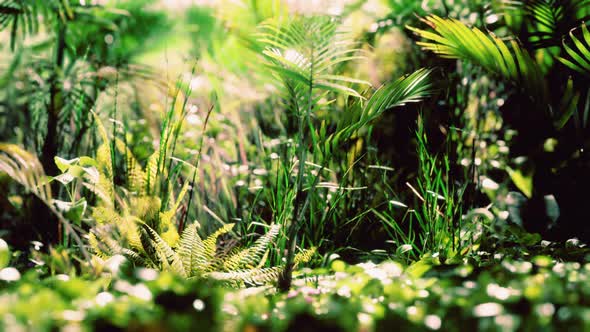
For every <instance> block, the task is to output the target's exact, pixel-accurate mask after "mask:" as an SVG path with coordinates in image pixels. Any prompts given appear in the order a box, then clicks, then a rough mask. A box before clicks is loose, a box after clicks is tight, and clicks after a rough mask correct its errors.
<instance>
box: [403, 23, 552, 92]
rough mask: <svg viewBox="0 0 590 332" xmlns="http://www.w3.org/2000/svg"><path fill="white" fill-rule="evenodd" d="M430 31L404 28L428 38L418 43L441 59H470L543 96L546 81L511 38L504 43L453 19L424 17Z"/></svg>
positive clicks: (527, 90)
mask: <svg viewBox="0 0 590 332" xmlns="http://www.w3.org/2000/svg"><path fill="white" fill-rule="evenodd" d="M424 22H426V24H428V25H429V26H430V27H431V28H432V29H433V30H434V32H431V31H426V30H421V29H416V28H413V27H408V29H410V30H412V31H413V32H415V33H416V34H417V35H418V36H420V37H422V38H424V39H426V40H428V41H425V42H419V43H418V45H420V46H422V48H423V49H425V50H429V51H432V52H434V53H436V54H438V55H440V56H441V57H443V58H448V59H460V60H464V61H469V62H472V63H474V64H476V65H479V66H481V67H482V68H484V69H485V70H487V71H489V72H490V73H493V74H495V75H497V76H500V77H503V78H505V79H508V80H509V81H511V82H512V83H513V84H514V86H522V87H523V89H524V90H525V91H526V92H527V93H528V94H529V95H530V96H531V97H532V98H545V97H546V95H547V88H546V82H545V80H544V78H543V73H542V72H541V68H540V67H539V65H538V64H537V63H536V62H535V60H534V59H533V57H531V55H530V54H529V53H528V52H527V51H526V50H525V49H523V48H522V47H520V45H519V44H518V43H517V42H516V41H514V40H512V41H510V43H509V44H506V43H505V42H504V41H503V40H502V39H500V38H498V37H496V36H495V35H493V34H491V33H488V34H485V33H483V32H482V31H481V30H479V29H478V28H469V27H467V26H466V25H465V24H463V23H461V22H460V21H458V20H454V19H444V18H440V17H438V16H428V17H426V18H425V19H424Z"/></svg>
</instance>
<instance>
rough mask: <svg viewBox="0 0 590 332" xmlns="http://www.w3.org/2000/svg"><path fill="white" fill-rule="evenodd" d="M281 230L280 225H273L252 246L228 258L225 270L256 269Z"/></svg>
mask: <svg viewBox="0 0 590 332" xmlns="http://www.w3.org/2000/svg"><path fill="white" fill-rule="evenodd" d="M280 228H281V227H280V225H278V224H275V225H272V226H271V227H270V230H269V231H268V232H266V234H264V235H263V236H261V237H260V238H259V239H258V240H256V242H254V244H252V246H250V247H249V248H246V249H244V250H241V251H239V252H237V253H235V254H233V255H231V256H230V257H228V258H227V259H226V260H225V262H224V268H225V269H226V270H229V271H236V270H241V269H244V268H248V269H252V268H255V267H256V265H257V264H259V263H260V261H261V258H262V257H263V256H264V253H265V252H266V250H267V248H268V246H269V245H270V243H271V242H272V241H273V240H274V239H275V238H276V237H277V235H278V234H279V230H280Z"/></svg>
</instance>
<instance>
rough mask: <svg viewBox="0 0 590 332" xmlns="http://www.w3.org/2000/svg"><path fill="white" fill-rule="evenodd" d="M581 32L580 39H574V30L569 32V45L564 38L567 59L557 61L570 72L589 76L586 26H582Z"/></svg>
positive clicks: (588, 46)
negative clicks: (570, 70) (573, 71)
mask: <svg viewBox="0 0 590 332" xmlns="http://www.w3.org/2000/svg"><path fill="white" fill-rule="evenodd" d="M581 31H582V32H581V36H580V37H581V38H578V37H576V35H575V34H574V30H572V31H570V32H569V37H570V41H571V44H570V43H568V42H566V39H565V38H564V40H563V47H564V49H565V51H566V53H567V55H568V57H567V58H562V57H560V58H558V60H559V61H561V63H563V64H564V65H566V66H567V67H568V68H570V69H572V70H575V71H577V72H580V73H583V74H586V75H590V32H589V31H588V26H587V25H586V24H582V26H581ZM568 44H569V45H568ZM570 45H571V46H570Z"/></svg>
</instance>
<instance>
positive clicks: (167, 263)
mask: <svg viewBox="0 0 590 332" xmlns="http://www.w3.org/2000/svg"><path fill="white" fill-rule="evenodd" d="M139 231H140V237H141V243H142V245H143V248H144V250H145V252H146V254H147V255H148V257H149V258H150V259H151V261H152V262H159V263H160V264H161V265H162V269H163V270H168V271H172V272H174V273H177V274H179V275H181V276H183V277H185V278H186V277H187V273H186V271H185V270H184V267H183V265H182V261H181V259H180V257H179V256H178V254H177V253H176V252H174V250H172V248H171V247H170V246H169V245H168V243H166V241H164V240H163V239H162V238H161V237H160V235H158V233H157V232H156V231H154V230H153V229H152V228H151V227H149V226H148V225H146V224H145V223H141V224H140V227H139Z"/></svg>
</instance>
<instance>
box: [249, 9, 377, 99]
mask: <svg viewBox="0 0 590 332" xmlns="http://www.w3.org/2000/svg"><path fill="white" fill-rule="evenodd" d="M337 28H338V24H337V22H336V20H335V19H334V18H332V17H321V16H320V17H318V16H315V17H297V18H294V19H292V20H290V21H289V22H287V23H284V22H280V21H276V20H274V21H273V20H271V21H267V22H264V23H262V24H261V25H260V33H259V34H258V41H259V42H260V43H261V44H262V45H264V46H265V48H264V51H263V54H264V56H265V58H266V60H267V62H266V65H267V66H268V67H269V68H270V69H271V70H272V71H273V72H274V73H275V74H276V75H277V76H278V77H279V78H281V79H282V80H283V81H284V82H285V83H286V84H287V85H289V86H290V87H292V88H293V87H299V88H301V89H302V91H304V93H305V92H309V90H313V89H318V90H321V91H324V92H328V91H332V92H337V93H341V94H344V95H351V96H355V97H359V98H360V97H361V95H360V94H359V93H358V92H357V91H356V90H354V89H353V88H351V87H350V84H361V85H369V83H368V82H366V81H363V80H357V79H353V78H350V77H346V76H341V75H337V74H334V73H335V72H336V70H337V68H338V67H339V66H341V65H342V64H344V63H346V62H348V61H352V60H356V59H361V58H362V56H360V55H359V54H360V50H359V48H358V43H357V42H356V41H354V40H352V39H351V38H350V37H349V36H347V35H346V34H345V33H343V32H341V31H338V29H337ZM303 106H307V105H302V106H301V107H303Z"/></svg>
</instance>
